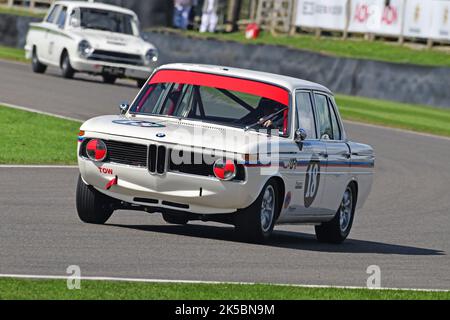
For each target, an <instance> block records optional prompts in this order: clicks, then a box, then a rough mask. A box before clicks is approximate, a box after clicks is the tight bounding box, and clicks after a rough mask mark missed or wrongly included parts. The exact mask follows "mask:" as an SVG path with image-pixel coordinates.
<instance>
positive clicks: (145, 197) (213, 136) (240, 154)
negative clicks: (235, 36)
mask: <svg viewBox="0 0 450 320" xmlns="http://www.w3.org/2000/svg"><path fill="white" fill-rule="evenodd" d="M120 110H121V112H120V114H119V115H111V116H101V117H97V118H93V119H91V120H88V121H87V122H85V123H84V124H83V125H82V127H81V128H80V134H79V145H78V163H79V169H80V173H81V175H80V178H79V182H78V187H77V210H78V214H79V217H80V219H81V220H82V221H84V222H87V223H97V224H103V223H105V222H106V221H107V220H108V218H109V217H110V216H111V214H112V213H113V211H115V210H118V209H128V210H130V209H131V210H142V211H147V212H150V213H153V212H161V213H162V214H163V218H164V220H166V221H167V222H169V223H175V224H186V223H188V221H190V220H202V221H216V222H223V223H229V224H233V225H235V226H236V229H237V230H238V231H239V232H241V234H242V235H243V236H245V237H247V238H248V239H250V240H252V241H261V240H265V239H267V238H268V237H269V236H270V234H271V233H272V231H273V228H274V225H275V224H281V223H307V224H313V225H315V230H316V234H317V238H318V240H320V241H325V242H334V243H340V242H342V241H343V240H344V239H345V238H346V237H347V236H348V234H349V232H350V229H351V227H352V222H353V217H354V214H355V209H357V208H359V207H361V206H362V205H363V204H364V202H365V201H366V198H367V197H368V195H369V192H370V189H371V186H372V177H373V168H374V153H373V149H372V148H371V147H370V146H368V145H366V144H361V143H356V142H352V141H350V140H348V139H347V136H346V133H345V130H344V126H343V124H342V121H341V118H340V116H339V112H338V109H337V106H336V103H335V100H334V98H333V94H332V93H331V92H330V91H329V90H328V89H327V88H325V87H323V86H321V85H318V84H315V83H311V82H308V81H304V80H299V79H295V78H291V77H286V76H280V75H275V74H269V73H263V72H256V71H250V70H243V69H235V68H227V67H219V66H207V65H192V64H170V65H165V66H162V67H160V68H158V69H157V70H156V71H155V72H154V73H153V75H152V76H151V77H150V78H149V80H148V82H147V83H146V84H145V85H144V87H143V88H142V89H141V91H140V93H139V94H138V95H137V97H136V99H135V100H134V101H133V102H132V104H131V105H130V106H129V105H127V104H124V105H121V109H120Z"/></svg>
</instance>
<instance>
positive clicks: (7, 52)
mask: <svg viewBox="0 0 450 320" xmlns="http://www.w3.org/2000/svg"><path fill="white" fill-rule="evenodd" d="M0 59H5V60H13V61H20V62H27V61H28V60H27V59H25V50H23V49H18V48H11V47H5V46H0Z"/></svg>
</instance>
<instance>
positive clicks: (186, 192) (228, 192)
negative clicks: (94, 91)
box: [78, 157, 264, 214]
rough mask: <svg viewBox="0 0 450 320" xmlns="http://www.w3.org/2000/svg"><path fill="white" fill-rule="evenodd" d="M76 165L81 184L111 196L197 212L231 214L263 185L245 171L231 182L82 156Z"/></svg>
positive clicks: (241, 206)
mask: <svg viewBox="0 0 450 320" xmlns="http://www.w3.org/2000/svg"><path fill="white" fill-rule="evenodd" d="M78 164H79V168H80V173H81V177H82V178H83V180H84V181H85V183H87V184H89V185H92V186H93V187H94V188H96V189H97V190H98V191H99V192H102V193H104V194H106V195H108V196H110V197H112V198H115V199H119V200H122V201H125V202H128V203H132V204H137V205H142V206H147V207H158V208H165V209H168V210H178V211H185V212H191V213H197V214H221V213H233V212H236V211H237V210H238V209H241V208H246V207H248V206H249V205H250V204H252V203H253V202H254V201H255V199H256V197H257V196H258V194H259V192H260V186H261V185H260V184H261V183H262V185H263V184H264V182H262V181H259V179H249V176H248V173H247V180H246V181H245V182H234V181H220V180H218V179H216V178H212V177H205V176H197V175H191V174H184V173H176V172H170V171H169V172H167V173H165V174H164V175H162V176H160V175H154V174H151V173H150V172H149V171H148V170H147V168H140V167H134V166H127V165H122V164H115V163H105V164H103V163H95V162H93V161H91V160H88V159H85V158H83V157H79V158H78ZM116 176H117V178H118V183H117V184H116V185H113V186H112V187H111V188H110V189H109V190H107V189H106V185H107V184H108V182H110V181H111V180H112V179H114V178H115V177H116ZM260 178H263V177H260ZM143 200H147V201H143ZM150 200H151V201H154V200H156V201H157V202H154V203H150Z"/></svg>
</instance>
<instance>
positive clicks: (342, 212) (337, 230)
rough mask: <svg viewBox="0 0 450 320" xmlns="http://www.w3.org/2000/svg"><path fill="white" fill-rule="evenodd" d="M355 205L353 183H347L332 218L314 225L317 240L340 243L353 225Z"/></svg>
mask: <svg viewBox="0 0 450 320" xmlns="http://www.w3.org/2000/svg"><path fill="white" fill-rule="evenodd" d="M355 207H356V192H355V188H354V187H353V185H349V186H348V187H347V188H346V189H345V192H344V196H343V197H342V201H341V205H340V206H339V209H338V211H337V212H336V215H335V216H334V218H333V220H331V221H328V222H324V223H322V224H321V225H319V226H316V227H315V229H316V238H317V240H318V241H319V242H326V243H342V242H343V241H344V240H345V239H346V238H347V237H348V235H349V233H350V230H351V228H352V225H353V218H354V215H355Z"/></svg>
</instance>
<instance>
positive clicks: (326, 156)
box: [319, 151, 328, 158]
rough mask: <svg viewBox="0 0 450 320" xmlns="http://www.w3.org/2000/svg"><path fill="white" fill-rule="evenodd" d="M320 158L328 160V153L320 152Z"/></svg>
mask: <svg viewBox="0 0 450 320" xmlns="http://www.w3.org/2000/svg"><path fill="white" fill-rule="evenodd" d="M319 156H320V157H323V158H328V153H326V152H323V151H322V152H319Z"/></svg>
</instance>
